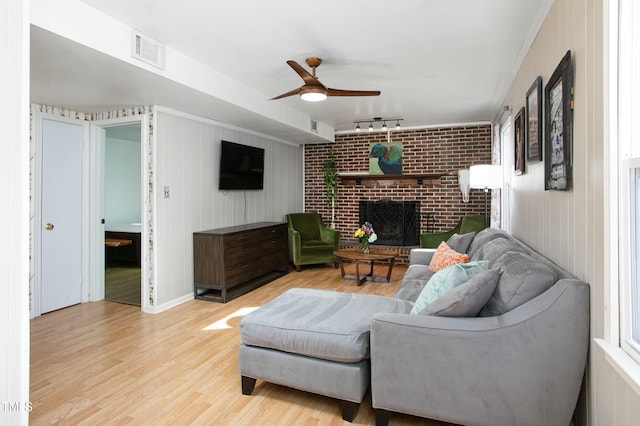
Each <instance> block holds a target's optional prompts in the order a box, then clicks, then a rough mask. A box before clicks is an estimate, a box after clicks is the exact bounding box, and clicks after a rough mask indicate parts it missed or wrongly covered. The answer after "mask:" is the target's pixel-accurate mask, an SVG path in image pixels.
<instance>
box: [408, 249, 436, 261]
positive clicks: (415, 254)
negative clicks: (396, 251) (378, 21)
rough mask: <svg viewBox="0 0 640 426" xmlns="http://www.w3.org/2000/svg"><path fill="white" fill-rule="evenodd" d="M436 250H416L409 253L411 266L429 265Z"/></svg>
mask: <svg viewBox="0 0 640 426" xmlns="http://www.w3.org/2000/svg"><path fill="white" fill-rule="evenodd" d="M435 252H436V249H430V248H414V249H411V251H409V265H429V263H431V258H432V257H433V254H434V253H435Z"/></svg>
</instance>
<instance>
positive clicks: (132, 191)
mask: <svg viewBox="0 0 640 426" xmlns="http://www.w3.org/2000/svg"><path fill="white" fill-rule="evenodd" d="M138 128H139V126H138ZM104 151H105V152H104V217H105V220H106V225H107V228H108V226H109V225H120V224H128V223H140V222H142V219H141V218H142V214H141V206H142V188H141V185H140V181H141V175H142V170H141V167H140V165H141V164H142V163H141V155H142V154H141V146H140V140H137V141H131V140H125V139H118V138H113V137H110V136H109V129H108V128H107V129H106V131H105V149H104Z"/></svg>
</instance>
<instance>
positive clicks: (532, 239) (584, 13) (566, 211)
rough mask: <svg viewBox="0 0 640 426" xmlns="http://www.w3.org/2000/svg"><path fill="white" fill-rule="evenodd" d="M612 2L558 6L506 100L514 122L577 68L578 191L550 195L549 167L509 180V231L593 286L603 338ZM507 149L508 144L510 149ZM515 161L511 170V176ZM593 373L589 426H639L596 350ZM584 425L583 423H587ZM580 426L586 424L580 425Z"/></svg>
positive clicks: (594, 330) (585, 0)
mask: <svg viewBox="0 0 640 426" xmlns="http://www.w3.org/2000/svg"><path fill="white" fill-rule="evenodd" d="M608 1H609V0H556V2H555V3H554V5H553V7H552V9H551V11H550V12H549V15H548V16H547V19H546V21H545V23H544V25H543V26H542V28H541V30H540V32H539V34H538V36H537V38H536V40H535V42H534V44H533V45H532V47H531V48H530V50H529V52H528V54H527V56H526V58H525V60H524V62H523V64H522V66H521V68H520V70H519V71H518V73H517V75H516V78H515V80H514V82H513V85H512V87H511V90H510V92H509V94H508V96H507V97H506V99H505V100H504V103H503V104H504V105H510V106H511V108H512V109H513V111H514V114H515V113H516V112H517V111H518V110H519V109H520V108H521V107H522V106H523V105H524V102H525V95H526V92H527V90H528V89H529V87H530V86H531V84H532V83H533V81H534V79H535V78H536V76H538V75H541V76H542V79H543V85H544V84H546V83H547V82H548V81H549V77H550V76H551V74H552V73H553V71H554V69H555V67H556V66H557V64H558V63H559V61H560V59H561V58H562V57H563V55H564V54H565V52H566V51H567V50H571V51H572V55H573V62H574V87H575V96H574V99H575V109H574V114H573V119H574V131H573V149H572V155H573V183H572V189H571V190H570V191H568V192H563V191H545V190H544V162H539V163H535V164H527V165H526V169H525V170H526V171H525V174H524V175H522V176H513V175H512V176H511V182H510V187H511V191H512V192H511V194H510V202H511V211H510V217H509V220H510V223H511V231H512V233H513V234H514V235H515V236H517V237H518V238H519V239H521V240H523V241H524V242H525V243H527V244H529V245H530V246H532V247H533V248H535V249H536V250H538V251H540V252H541V253H543V254H545V256H547V257H549V258H550V259H552V260H553V261H554V262H556V263H558V264H559V265H561V266H562V267H564V268H565V269H567V270H569V271H571V272H572V273H573V274H575V275H576V276H577V277H579V278H581V279H584V280H585V281H587V282H589V283H590V285H591V336H592V337H593V338H598V337H604V334H605V322H606V315H608V310H607V308H606V303H605V297H604V295H605V291H606V288H607V287H608V286H609V285H610V283H609V282H608V277H607V275H606V271H605V261H606V257H607V252H606V250H605V248H606V243H607V242H606V241H605V228H606V227H607V226H608V225H607V223H606V222H605V209H606V208H607V206H606V204H607V200H608V199H607V197H606V193H605V176H606V173H607V164H606V162H605V160H606V158H607V156H608V153H609V150H610V146H611V145H610V141H609V140H608V135H607V133H606V129H607V126H608V125H609V124H611V125H615V123H608V122H607V120H606V111H605V108H604V106H603V105H605V99H604V96H605V93H606V91H605V89H604V88H605V85H606V81H605V69H606V60H607V58H606V56H605V53H604V52H605V43H606V40H607V32H608V26H607V24H606V15H607V14H606V8H608ZM507 143H508V142H507ZM511 157H512V156H511V155H509V156H507V157H506V158H507V161H509V162H508V163H507V164H506V166H507V167H508V168H509V170H513V159H512V158H511ZM590 353H591V355H590V364H589V371H588V395H589V396H588V401H589V402H588V404H589V407H588V411H587V412H586V414H587V415H588V419H587V420H588V423H589V424H598V425H610V424H617V425H632V424H637V423H636V422H637V414H638V413H637V409H634V408H633V407H638V406H640V396H639V394H638V393H637V392H636V391H634V390H633V388H632V387H630V386H629V385H627V384H626V382H625V381H624V380H623V379H622V376H621V375H620V374H619V373H618V372H617V371H616V370H614V369H613V368H612V367H611V364H610V363H608V362H607V361H605V357H604V355H603V353H602V352H601V350H600V349H599V348H598V347H597V346H596V345H594V344H592V345H591V352H590ZM584 420H585V419H582V421H584ZM581 423H582V422H581Z"/></svg>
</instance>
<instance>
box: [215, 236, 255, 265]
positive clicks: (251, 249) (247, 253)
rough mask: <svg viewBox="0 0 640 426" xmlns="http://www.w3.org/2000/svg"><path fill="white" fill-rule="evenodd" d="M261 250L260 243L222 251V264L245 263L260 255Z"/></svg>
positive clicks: (251, 243) (246, 244)
mask: <svg viewBox="0 0 640 426" xmlns="http://www.w3.org/2000/svg"><path fill="white" fill-rule="evenodd" d="M261 250H262V241H255V242H250V243H246V242H245V245H242V246H237V247H231V248H228V249H225V250H224V264H225V265H229V266H231V265H236V264H238V263H243V262H246V261H247V260H251V259H253V258H254V257H256V256H259V255H260V251H261Z"/></svg>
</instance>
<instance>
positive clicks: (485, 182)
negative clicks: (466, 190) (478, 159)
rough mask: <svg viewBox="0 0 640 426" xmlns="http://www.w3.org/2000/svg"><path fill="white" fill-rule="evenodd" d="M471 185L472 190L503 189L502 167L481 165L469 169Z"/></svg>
mask: <svg viewBox="0 0 640 426" xmlns="http://www.w3.org/2000/svg"><path fill="white" fill-rule="evenodd" d="M469 183H470V185H471V188H483V189H484V188H501V187H502V166H500V165H495V164H481V165H478V166H471V167H469Z"/></svg>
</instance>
